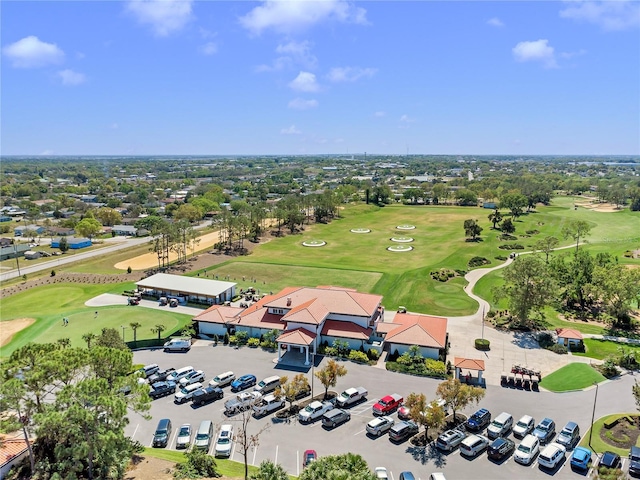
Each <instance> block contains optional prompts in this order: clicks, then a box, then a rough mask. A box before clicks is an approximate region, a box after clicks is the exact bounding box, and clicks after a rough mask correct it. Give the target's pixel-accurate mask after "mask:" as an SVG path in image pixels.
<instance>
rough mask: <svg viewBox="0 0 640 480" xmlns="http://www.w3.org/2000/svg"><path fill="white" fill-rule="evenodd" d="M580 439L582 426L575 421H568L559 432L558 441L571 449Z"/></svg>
mask: <svg viewBox="0 0 640 480" xmlns="http://www.w3.org/2000/svg"><path fill="white" fill-rule="evenodd" d="M578 440H580V427H579V426H578V424H577V423H575V422H569V423H567V424H566V425H565V426H564V428H563V429H562V430H561V431H560V433H559V434H558V438H557V439H556V442H558V443H559V444H560V445H563V446H564V447H566V449H567V450H571V449H572V448H573V447H574V446H575V445H576V444H577V443H578Z"/></svg>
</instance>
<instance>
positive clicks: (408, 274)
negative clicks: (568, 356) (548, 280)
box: [201, 198, 640, 333]
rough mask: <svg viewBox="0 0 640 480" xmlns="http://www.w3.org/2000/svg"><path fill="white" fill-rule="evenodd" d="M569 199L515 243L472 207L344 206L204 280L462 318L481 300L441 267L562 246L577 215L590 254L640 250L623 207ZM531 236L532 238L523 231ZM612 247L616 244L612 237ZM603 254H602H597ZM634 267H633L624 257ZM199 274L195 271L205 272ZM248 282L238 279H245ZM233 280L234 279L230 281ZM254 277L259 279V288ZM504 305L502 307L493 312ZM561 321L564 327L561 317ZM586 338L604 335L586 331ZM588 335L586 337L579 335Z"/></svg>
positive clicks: (483, 284) (486, 284) (485, 291)
mask: <svg viewBox="0 0 640 480" xmlns="http://www.w3.org/2000/svg"><path fill="white" fill-rule="evenodd" d="M572 207H573V200H571V199H569V200H567V199H564V198H562V200H560V199H559V201H558V202H557V205H554V206H550V207H539V208H538V210H537V212H531V213H529V214H527V215H524V216H522V217H520V218H519V219H518V220H517V221H516V222H515V224H516V233H515V235H516V237H518V238H517V240H515V241H511V242H504V241H502V240H500V239H499V234H500V232H498V231H497V230H493V229H492V228H491V223H490V222H489V220H488V218H487V216H488V215H489V213H490V210H487V209H483V208H478V207H456V206H406V205H389V206H386V207H382V208H380V207H376V206H373V205H349V206H347V207H345V209H344V210H342V211H341V218H338V219H335V220H334V221H332V222H331V223H329V224H315V225H312V226H307V227H305V230H304V232H302V233H301V234H296V235H287V236H285V237H283V238H274V239H271V240H270V241H269V242H268V243H266V244H263V245H260V246H258V247H257V248H256V249H255V250H254V251H253V252H252V254H251V255H249V256H247V257H239V258H237V259H234V260H232V261H230V262H227V263H225V264H222V265H219V266H217V267H213V268H210V269H208V275H209V277H210V278H211V276H212V275H216V274H217V275H218V277H219V279H226V278H227V276H229V279H230V280H232V281H236V282H238V284H239V287H240V288H245V287H248V286H254V287H255V288H258V289H260V290H261V291H262V292H270V291H274V292H275V291H279V290H280V289H281V288H282V287H284V286H298V285H299V286H316V285H338V286H345V287H351V288H356V289H358V290H360V291H363V292H370V293H376V294H380V295H383V296H384V303H385V305H386V306H387V308H395V307H396V306H398V305H404V306H406V307H407V308H408V309H410V310H411V311H416V312H422V313H429V314H435V315H445V316H458V315H468V314H471V313H473V312H474V311H476V309H477V308H478V305H477V303H476V302H475V301H474V300H471V299H470V298H469V297H467V295H466V294H465V293H464V292H463V287H464V286H465V283H466V282H465V280H464V279H463V278H461V277H458V278H455V279H452V280H449V281H448V282H446V283H442V282H439V281H436V280H433V279H432V278H431V276H430V272H431V271H432V270H435V269H438V268H442V267H445V268H448V269H459V270H468V268H469V267H468V262H469V260H470V259H471V258H472V257H474V256H480V257H484V258H486V259H488V260H489V261H490V264H489V265H487V267H492V266H496V265H499V264H501V263H502V262H503V261H504V260H502V259H499V258H497V257H502V258H503V259H504V258H506V257H507V256H508V254H509V253H510V251H511V250H510V249H507V250H504V249H499V248H498V247H499V246H500V245H503V244H505V243H518V244H520V245H522V246H523V247H524V249H525V251H527V250H532V249H533V248H534V245H535V243H536V242H537V241H538V240H539V239H540V238H543V237H545V236H548V235H553V236H556V237H557V238H559V239H561V245H570V244H571V241H570V240H562V227H563V226H564V225H565V224H566V222H567V221H568V219H572V218H579V219H584V220H586V221H588V222H589V223H590V224H591V225H592V226H593V230H592V234H591V235H590V237H589V242H590V243H589V244H588V247H589V248H593V249H594V251H602V250H604V251H609V249H610V248H613V250H612V253H614V254H615V253H617V252H619V253H620V254H622V253H623V252H624V251H625V250H627V249H630V248H637V247H638V246H639V244H640V239H638V240H637V241H634V240H633V239H635V238H636V237H638V234H637V232H638V231H640V214H637V213H635V212H629V211H628V210H623V211H621V212H616V213H602V212H592V211H589V210H586V209H578V210H574V209H573V208H572ZM469 218H472V219H477V220H478V222H479V224H480V225H481V226H482V227H483V228H484V230H483V232H482V234H481V238H482V241H480V242H466V241H465V236H464V229H463V223H464V220H466V219H469ZM399 225H414V226H415V227H416V228H415V229H412V230H399V229H397V228H396V227H397V226H399ZM351 229H370V230H371V233H352V232H351V231H350V230H351ZM527 232H529V233H527ZM399 236H400V237H411V238H413V239H414V240H413V242H411V243H408V244H403V245H411V246H412V247H413V250H412V251H410V252H390V251H388V250H387V247H389V246H391V245H394V242H393V241H391V238H392V237H399ZM616 237H617V238H619V240H618V241H615V242H614V241H613V239H614V238H616ZM313 240H316V241H324V242H326V245H325V246H323V247H305V246H303V245H302V243H303V242H305V241H313ZM598 249H599V250H598ZM624 261H626V262H628V263H637V264H640V261H638V260H630V259H625V260H624ZM202 274H203V273H202V272H201V275H202ZM243 276H244V277H245V280H242V277H243ZM234 279H235V280H234ZM251 279H256V282H255V283H252V282H251ZM501 279H502V274H501V272H500V271H497V272H494V273H492V274H490V275H488V276H487V277H485V278H483V279H482V280H481V281H480V282H479V283H478V285H477V287H476V293H478V294H479V295H480V296H481V297H483V298H486V299H487V300H489V301H491V302H493V299H492V295H491V289H492V287H493V286H494V285H497V284H499V283H500V282H501ZM493 307H494V308H496V307H499V308H506V301H503V302H500V303H499V304H498V305H493ZM558 322H560V320H558ZM585 329H586V330H589V332H588V333H600V332H601V330H602V329H601V328H599V327H598V328H595V327H593V326H591V325H585ZM583 331H584V330H583Z"/></svg>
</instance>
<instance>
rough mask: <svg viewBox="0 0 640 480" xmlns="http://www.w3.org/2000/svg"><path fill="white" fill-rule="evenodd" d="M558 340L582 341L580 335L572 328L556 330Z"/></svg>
mask: <svg viewBox="0 0 640 480" xmlns="http://www.w3.org/2000/svg"><path fill="white" fill-rule="evenodd" d="M556 333H557V334H558V337H559V338H571V339H573V340H582V333H580V332H579V331H578V330H576V329H574V328H556Z"/></svg>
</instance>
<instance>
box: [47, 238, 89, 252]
mask: <svg viewBox="0 0 640 480" xmlns="http://www.w3.org/2000/svg"><path fill="white" fill-rule="evenodd" d="M67 245H68V246H69V248H70V249H71V250H78V249H80V248H86V247H90V246H91V245H92V244H91V240H90V239H88V238H67ZM51 248H60V238H56V239H53V240H51Z"/></svg>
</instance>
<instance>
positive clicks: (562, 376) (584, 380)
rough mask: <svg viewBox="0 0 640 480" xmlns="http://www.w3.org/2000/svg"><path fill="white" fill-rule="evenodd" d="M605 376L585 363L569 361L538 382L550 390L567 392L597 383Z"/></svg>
mask: <svg viewBox="0 0 640 480" xmlns="http://www.w3.org/2000/svg"><path fill="white" fill-rule="evenodd" d="M603 380H605V378H604V377H603V376H602V374H600V372H598V371H597V370H596V369H594V368H593V367H592V366H591V365H587V364H586V363H570V364H569V365H565V366H564V367H562V368H560V369H559V370H556V371H555V372H553V373H552V374H551V375H547V376H546V377H544V378H543V379H542V381H541V382H540V386H541V387H544V388H546V389H547V390H551V391H552V392H567V391H570V390H578V389H581V388H586V387H590V386H591V385H593V384H594V383H599V382H602V381H603Z"/></svg>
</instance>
